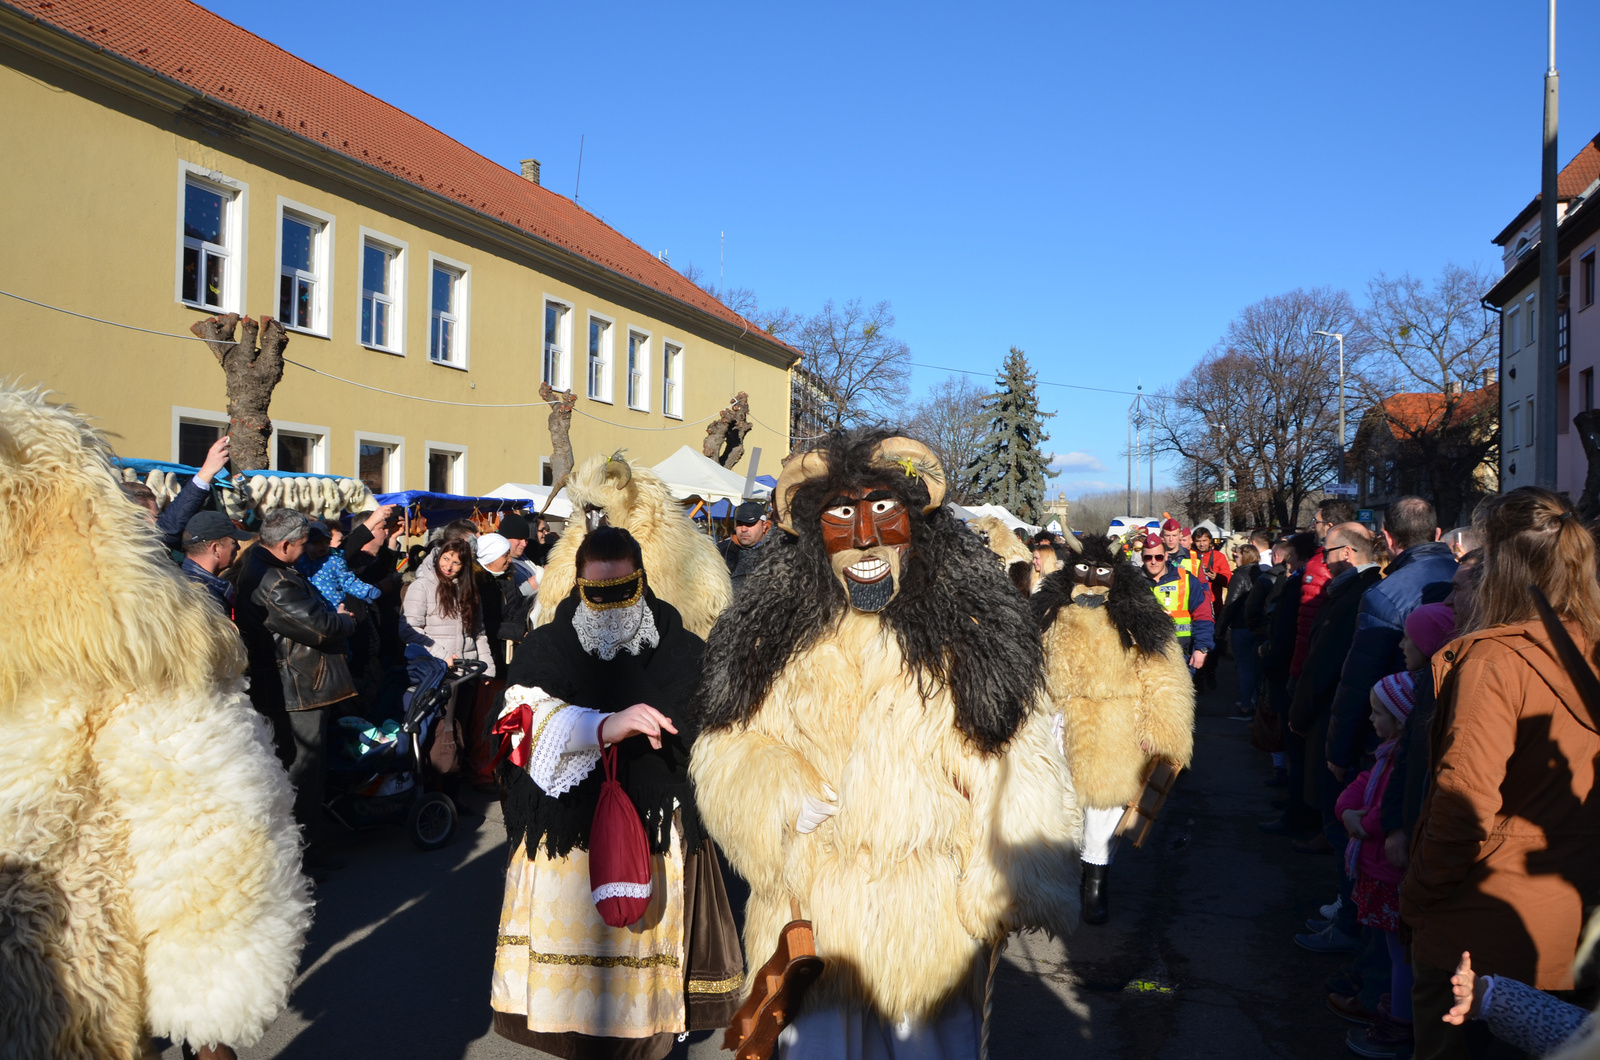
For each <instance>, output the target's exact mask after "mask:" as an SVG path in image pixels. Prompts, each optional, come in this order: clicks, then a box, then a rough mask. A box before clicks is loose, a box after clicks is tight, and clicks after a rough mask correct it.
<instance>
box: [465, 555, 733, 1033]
mask: <svg viewBox="0 0 1600 1060" xmlns="http://www.w3.org/2000/svg"><path fill="white" fill-rule="evenodd" d="M575 559H576V571H577V574H576V587H575V588H574V589H573V591H572V593H571V595H569V596H568V597H567V599H566V600H564V601H563V602H562V603H561V605H560V606H559V607H557V608H556V611H555V615H554V618H553V620H552V621H550V622H549V623H547V624H545V625H542V626H539V627H538V628H536V629H534V630H533V631H532V632H531V633H529V635H528V637H527V639H526V640H525V641H523V643H522V644H521V645H520V646H519V647H518V649H517V654H516V657H515V658H514V659H513V660H512V663H511V669H510V674H509V681H510V686H509V687H508V688H507V689H506V697H505V713H504V714H503V715H502V717H501V724H500V725H499V727H498V731H501V732H504V733H506V742H507V744H508V746H509V752H510V760H509V762H508V764H507V766H506V767H505V774H504V775H505V777H506V781H507V785H508V793H507V796H506V800H505V817H506V831H507V833H508V835H509V838H510V840H511V863H510V865H509V867H508V868H507V870H506V890H505V900H504V904H503V906H502V909H501V914H500V937H499V945H498V948H497V950H496V953H495V969H494V982H493V990H492V1000H491V1003H492V1006H493V1008H494V1028H495V1030H496V1031H497V1032H499V1033H500V1034H501V1035H503V1036H505V1037H506V1038H509V1039H511V1040H512V1041H516V1042H520V1043H522V1044H525V1045H530V1046H533V1047H535V1048H538V1049H542V1050H544V1051H545V1052H549V1053H554V1054H555V1055H557V1056H562V1057H584V1058H587V1057H628V1058H634V1057H637V1058H644V1060H649V1058H658V1057H662V1056H665V1055H666V1054H667V1053H668V1052H669V1051H670V1050H671V1048H672V1045H673V1040H674V1038H675V1037H676V1036H677V1035H679V1034H683V1033H686V1032H687V1031H691V1030H701V1029H707V1028H714V1027H720V1026H723V1025H725V1024H726V1023H727V1022H728V1019H729V1018H730V1017H731V1015H732V1013H733V1010H734V1009H735V1008H737V1007H738V998H739V988H740V986H741V985H742V984H743V981H744V968H743V963H742V960H741V958H740V954H739V946H738V939H737V937H736V932H735V928H734V925H733V917H732V912H731V910H730V908H729V906H728V900H727V894H726V892H725V891H724V890H723V885H722V877H721V871H720V867H719V866H718V864H717V861H716V854H715V852H714V850H713V849H712V847H711V845H710V844H709V843H704V844H703V843H702V839H703V835H704V833H703V831H702V828H701V825H700V818H699V815H698V814H697V813H696V810H695V799H694V794H693V792H692V790H691V788H690V784H689V776H688V762H689V748H690V746H691V745H692V743H693V741H694V733H695V728H696V719H695V717H694V692H695V689H696V686H697V685H698V684H699V682H700V656H701V652H702V650H703V648H704V642H702V641H701V640H700V638H699V637H697V636H695V635H694V634H693V633H691V632H689V631H688V630H686V629H685V628H684V626H683V620H682V619H681V618H680V617H679V615H678V612H677V610H676V609H675V608H673V607H672V606H671V605H670V604H667V603H665V602H663V601H661V600H659V599H657V598H656V597H655V595H654V594H653V593H651V592H650V590H649V588H648V583H647V581H646V574H645V571H644V568H643V566H642V557H641V554H640V550H639V545H638V542H637V541H635V540H634V538H633V537H632V536H631V535H630V534H629V533H628V532H627V531H626V530H620V529H616V528H613V527H600V528H598V529H595V530H592V531H590V532H589V533H588V534H587V535H586V536H585V537H584V540H583V544H582V546H581V547H580V548H579V550H578V552H577V555H576V557H575ZM605 747H615V749H616V752H617V761H616V763H615V769H616V773H617V779H618V780H619V782H620V783H621V785H622V788H623V790H624V791H625V792H626V794H627V795H628V797H629V798H630V799H631V800H632V804H633V808H634V810H635V811H636V812H637V816H638V818H639V823H641V824H642V825H643V830H644V840H643V842H645V843H647V844H648V863H649V864H648V868H647V869H646V870H645V874H646V875H647V878H648V882H647V883H646V882H645V881H643V880H636V881H631V882H630V881H608V882H607V883H603V884H600V885H598V886H597V885H595V882H594V881H592V880H591V871H590V870H591V858H590V852H591V850H592V849H593V847H592V844H593V843H604V842H609V841H610V840H613V839H615V838H616V837H615V836H601V835H597V834H595V833H593V832H592V831H591V824H594V825H595V827H596V828H599V827H601V826H602V824H601V823H597V822H604V824H605V826H606V827H611V826H612V824H613V823H614V822H613V819H610V818H606V817H605V816H604V815H602V816H601V817H599V818H597V817H596V806H597V804H598V803H599V802H600V800H601V796H602V782H603V779H604V776H605V774H606V773H607V772H609V770H610V769H611V766H609V765H608V767H607V769H606V770H601V769H598V768H596V767H597V766H598V765H599V763H600V761H601V757H602V748H605ZM629 827H632V825H631V824H630V825H629ZM644 860H646V859H645V858H644V856H643V854H642V852H641V861H644ZM617 897H622V898H625V899H648V904H647V905H645V904H643V903H642V902H641V906H640V908H641V909H642V914H641V915H639V916H638V918H637V919H636V920H634V921H633V922H631V923H627V924H626V926H622V927H613V926H611V924H610V923H608V921H607V919H603V918H602V914H601V912H600V911H599V910H598V909H597V905H599V904H600V903H602V902H603V901H605V900H608V899H614V898H617Z"/></svg>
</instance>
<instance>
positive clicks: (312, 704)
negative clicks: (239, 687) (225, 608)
mask: <svg viewBox="0 0 1600 1060" xmlns="http://www.w3.org/2000/svg"><path fill="white" fill-rule="evenodd" d="M309 528H310V523H309V522H308V520H307V519H306V517H305V516H303V515H301V514H300V513H299V512H297V511H293V510H291V509H288V508H278V509H275V510H273V511H271V512H268V513H267V517H266V518H265V519H264V520H262V523H261V540H260V541H259V543H258V544H257V545H256V547H255V548H252V549H251V550H250V551H249V553H248V554H246V556H245V559H244V568H243V570H242V571H241V573H240V575H239V586H238V589H237V590H236V592H235V594H234V619H235V621H236V622H237V624H238V626H239V635H240V637H242V638H243V640H244V646H245V652H246V654H247V656H248V658H249V665H248V671H247V672H248V673H249V676H250V701H251V702H252V703H253V704H255V708H256V709H257V710H259V711H260V712H261V713H262V715H263V716H265V717H266V719H267V720H268V721H270V722H271V723H272V735H273V741H274V743H275V744H276V745H277V749H278V757H279V758H280V759H281V760H282V761H283V764H284V768H285V769H287V770H288V771H289V782H290V783H291V784H293V785H294V789H295V798H294V815H295V819H296V820H298V821H299V822H300V826H301V828H303V829H304V830H305V835H306V843H307V850H306V867H307V869H309V870H311V871H313V872H315V871H316V870H317V869H319V868H337V867H338V865H337V863H336V862H335V861H334V859H332V858H330V857H329V855H328V854H327V852H326V851H325V850H324V849H323V848H322V840H323V827H322V765H323V747H324V744H325V742H326V737H327V729H328V720H327V710H326V709H325V708H327V707H330V706H332V705H334V704H335V703H338V702H339V701H341V700H345V699H349V698H350V697H351V696H353V695H354V694H355V685H354V683H353V682H352V681H351V678H350V667H349V665H348V663H347V662H346V661H345V655H344V642H345V638H346V637H348V636H349V635H350V634H351V633H352V632H353V631H354V630H355V626H356V621H355V618H354V617H352V616H351V614H350V613H349V612H348V611H346V610H345V609H344V606H343V605H342V604H341V605H340V607H339V609H338V610H337V611H333V610H330V609H329V608H328V606H327V604H326V603H325V602H324V601H323V599H322V596H321V595H320V594H319V593H318V592H317V591H316V590H315V589H313V588H312V587H311V584H310V583H309V582H307V581H306V579H305V576H304V575H302V574H301V573H300V572H299V571H297V570H296V569H295V561H296V560H298V559H299V558H300V554H301V553H302V552H304V551H305V547H306V536H307V533H308V531H309Z"/></svg>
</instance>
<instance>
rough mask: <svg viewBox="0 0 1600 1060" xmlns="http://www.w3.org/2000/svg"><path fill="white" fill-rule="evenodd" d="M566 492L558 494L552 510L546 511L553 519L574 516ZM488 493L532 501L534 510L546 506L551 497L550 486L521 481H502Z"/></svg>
mask: <svg viewBox="0 0 1600 1060" xmlns="http://www.w3.org/2000/svg"><path fill="white" fill-rule="evenodd" d="M566 493H567V491H566V490H564V489H563V490H562V491H561V492H560V493H559V494H557V495H556V499H555V500H554V501H552V502H551V504H550V510H549V511H548V512H546V513H545V514H546V515H548V516H550V518H552V519H570V518H572V502H571V501H569V500H567V497H566ZM487 495H488V496H490V497H503V498H505V499H506V500H515V501H530V502H532V504H533V508H534V510H535V511H538V510H539V509H540V508H543V507H544V502H545V501H546V500H548V499H549V497H550V487H549V486H530V485H527V484H525V483H521V482H502V483H501V484H500V485H499V486H497V487H495V488H494V489H492V490H490V491H489V493H488V494H487Z"/></svg>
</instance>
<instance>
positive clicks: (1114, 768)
mask: <svg viewBox="0 0 1600 1060" xmlns="http://www.w3.org/2000/svg"><path fill="white" fill-rule="evenodd" d="M1033 607H1034V612H1035V614H1036V615H1037V616H1038V618H1039V626H1040V628H1041V629H1042V630H1043V631H1044V656H1045V684H1046V687H1047V688H1048V690H1049V694H1050V700H1051V702H1052V703H1053V704H1054V709H1055V710H1056V711H1057V712H1058V714H1059V717H1060V719H1061V723H1060V729H1061V737H1062V750H1063V751H1064V752H1065V754H1066V757H1067V761H1068V763H1070V765H1071V767H1072V781H1073V784H1074V786H1075V787H1076V789H1077V794H1078V801H1079V803H1080V804H1081V805H1082V807H1083V833H1084V834H1083V919H1084V922H1085V923H1087V924H1103V923H1105V921H1106V918H1107V916H1108V913H1107V906H1106V898H1107V896H1106V873H1107V871H1108V869H1109V868H1110V865H1111V858H1112V855H1113V854H1114V853H1115V848H1116V842H1117V839H1116V835H1115V830H1116V827H1117V824H1118V822H1119V821H1121V819H1122V815H1123V811H1124V810H1125V808H1126V807H1127V805H1128V804H1129V803H1130V802H1132V801H1134V800H1135V799H1137V798H1138V797H1139V794H1140V792H1141V791H1142V790H1143V787H1144V777H1145V771H1146V768H1147V767H1148V766H1149V764H1150V761H1151V759H1152V758H1156V757H1161V758H1166V759H1168V760H1169V761H1171V762H1172V763H1174V764H1175V765H1177V766H1180V767H1185V768H1187V766H1188V765H1189V761H1190V759H1191V758H1192V757H1193V755H1194V684H1193V682H1192V681H1190V679H1189V668H1188V664H1187V662H1186V661H1185V660H1184V658H1183V654H1182V652H1181V651H1180V650H1179V646H1178V642H1177V638H1176V636H1175V635H1174V632H1173V626H1172V619H1171V618H1169V617H1168V616H1167V613H1166V612H1165V611H1163V610H1162V609H1161V604H1160V602H1159V601H1157V600H1156V598H1155V595H1154V594H1153V593H1152V592H1151V591H1150V583H1149V579H1147V578H1146V577H1145V576H1144V574H1143V573H1142V572H1141V571H1140V570H1139V569H1138V568H1137V567H1135V566H1134V565H1133V564H1131V563H1126V562H1123V561H1121V560H1120V559H1118V558H1117V557H1116V549H1115V548H1114V546H1113V544H1112V542H1111V540H1110V539H1109V538H1107V537H1106V536H1105V535H1103V534H1085V535H1084V537H1083V552H1082V553H1080V554H1078V555H1076V556H1074V557H1072V558H1071V559H1070V560H1069V561H1068V562H1067V564H1066V566H1064V567H1063V568H1062V569H1061V570H1058V571H1056V572H1055V573H1054V574H1052V575H1050V577H1048V578H1046V579H1045V580H1044V582H1043V583H1041V585H1040V587H1039V591H1038V593H1037V594H1035V595H1034V597H1033Z"/></svg>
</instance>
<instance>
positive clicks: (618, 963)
mask: <svg viewBox="0 0 1600 1060" xmlns="http://www.w3.org/2000/svg"><path fill="white" fill-rule="evenodd" d="M496 945H499V946H527V945H529V941H528V936H526V935H501V936H500V937H499V939H498V940H497V941H496ZM528 959H529V960H530V961H532V962H533V963H534V964H581V965H586V966H588V967H591V968H662V967H665V968H676V967H677V966H678V958H676V957H674V956H673V955H672V954H670V953H652V954H651V955H650V956H648V957H589V956H586V955H584V954H581V953H578V954H573V953H535V952H533V951H531V950H530V951H529V953H528ZM734 981H735V982H740V983H742V982H744V977H743V976H740V977H739V978H738V979H737V980H734Z"/></svg>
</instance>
